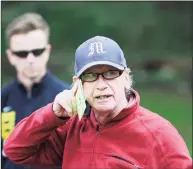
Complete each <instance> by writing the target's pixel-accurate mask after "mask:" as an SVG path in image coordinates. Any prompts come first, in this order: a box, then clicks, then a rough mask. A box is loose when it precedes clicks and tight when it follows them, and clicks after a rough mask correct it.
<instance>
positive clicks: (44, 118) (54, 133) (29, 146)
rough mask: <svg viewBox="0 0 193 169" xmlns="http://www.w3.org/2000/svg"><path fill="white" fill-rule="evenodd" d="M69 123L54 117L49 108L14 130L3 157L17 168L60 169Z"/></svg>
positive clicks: (37, 112) (20, 123)
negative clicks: (19, 165) (48, 168)
mask: <svg viewBox="0 0 193 169" xmlns="http://www.w3.org/2000/svg"><path fill="white" fill-rule="evenodd" d="M68 122H69V120H61V119H59V118H58V117H57V116H55V115H54V113H53V111H52V104H51V103H50V104H48V105H47V106H45V107H43V108H41V109H39V110H37V111H35V112H34V113H32V114H31V115H30V116H29V117H26V118H25V119H23V120H22V121H20V122H19V123H18V124H17V125H16V126H15V128H14V130H13V131H12V133H11V134H10V136H9V137H8V139H7V140H6V143H5V147H4V150H5V154H6V155H7V157H8V158H9V159H10V160H11V161H13V162H14V163H17V164H22V165H29V166H34V167H36V166H38V167H58V166H61V165H62V157H63V150H64V144H65V139H66V134H67V123H68Z"/></svg>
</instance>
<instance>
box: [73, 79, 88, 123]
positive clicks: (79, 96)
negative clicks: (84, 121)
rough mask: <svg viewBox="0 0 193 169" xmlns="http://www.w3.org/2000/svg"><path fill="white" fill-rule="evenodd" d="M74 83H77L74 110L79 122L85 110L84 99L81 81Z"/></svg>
mask: <svg viewBox="0 0 193 169" xmlns="http://www.w3.org/2000/svg"><path fill="white" fill-rule="evenodd" d="M76 83H78V89H77V92H76V94H75V100H76V110H77V114H78V118H79V120H81V118H82V116H83V115H84V111H85V109H86V98H85V96H84V92H83V86H82V81H81V80H78V81H77V82H76Z"/></svg>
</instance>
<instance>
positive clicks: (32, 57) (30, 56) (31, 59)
mask: <svg viewBox="0 0 193 169" xmlns="http://www.w3.org/2000/svg"><path fill="white" fill-rule="evenodd" d="M27 60H28V62H30V63H33V62H34V60H35V56H34V54H33V53H29V54H28V55H27Z"/></svg>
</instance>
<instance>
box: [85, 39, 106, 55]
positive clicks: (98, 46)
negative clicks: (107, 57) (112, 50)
mask: <svg viewBox="0 0 193 169" xmlns="http://www.w3.org/2000/svg"><path fill="white" fill-rule="evenodd" d="M105 52H106V51H104V49H103V44H102V43H101V42H93V43H90V44H89V54H88V56H92V55H94V54H95V53H98V54H102V53H105Z"/></svg>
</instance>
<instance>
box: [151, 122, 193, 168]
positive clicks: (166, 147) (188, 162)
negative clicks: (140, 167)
mask: <svg viewBox="0 0 193 169" xmlns="http://www.w3.org/2000/svg"><path fill="white" fill-rule="evenodd" d="M154 134H155V133H154ZM154 138H155V144H156V146H155V148H154V149H153V151H152V152H151V153H150V158H149V160H148V161H149V162H150V161H151V164H154V165H153V167H154V168H157V169H193V168H192V158H191V156H190V154H189V151H188V148H187V146H186V143H185V141H184V139H183V138H182V137H181V135H180V134H179V133H178V131H177V130H176V128H175V127H174V126H173V125H172V124H171V123H170V122H167V123H163V125H162V127H160V128H159V129H158V130H157V131H156V135H155V136H154ZM150 166H152V165H150Z"/></svg>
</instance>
